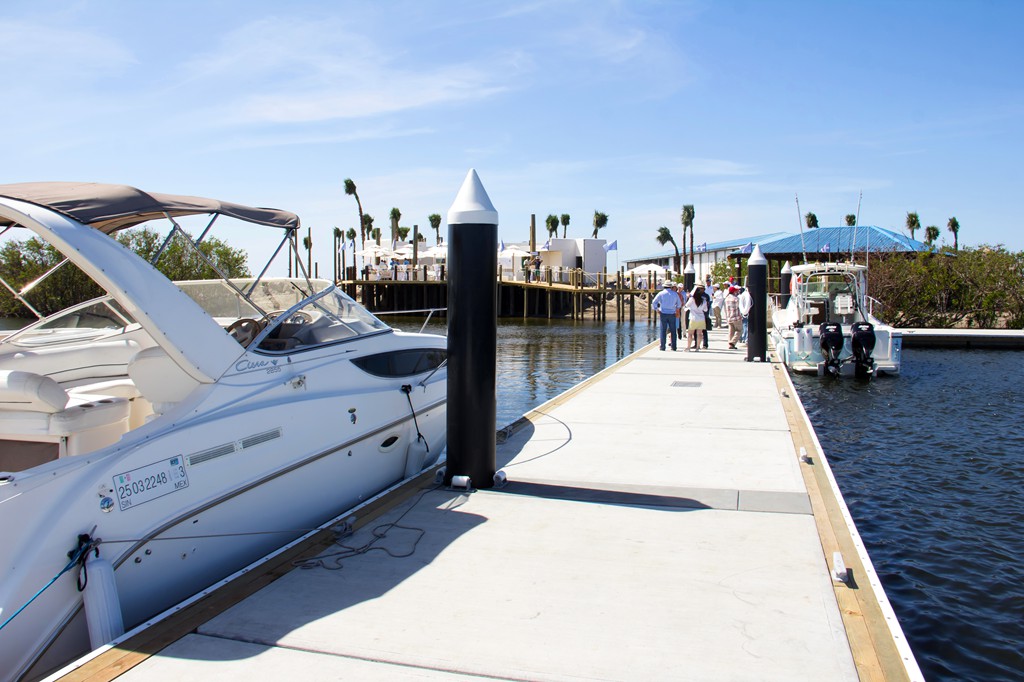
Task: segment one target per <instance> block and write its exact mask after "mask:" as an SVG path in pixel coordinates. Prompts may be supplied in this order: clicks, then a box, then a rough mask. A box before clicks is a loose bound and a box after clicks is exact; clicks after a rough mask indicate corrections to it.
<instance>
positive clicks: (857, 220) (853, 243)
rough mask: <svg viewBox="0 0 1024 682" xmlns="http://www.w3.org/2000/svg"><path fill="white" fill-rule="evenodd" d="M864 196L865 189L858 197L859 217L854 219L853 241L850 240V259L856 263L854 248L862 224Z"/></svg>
mask: <svg viewBox="0 0 1024 682" xmlns="http://www.w3.org/2000/svg"><path fill="white" fill-rule="evenodd" d="M863 198H864V190H861V191H860V195H859V196H858V197H857V217H856V218H854V219H853V241H852V242H850V261H851V262H853V263H856V262H857V261H856V260H854V258H853V250H854V248H856V246H857V225H859V224H860V202H861V199H863Z"/></svg>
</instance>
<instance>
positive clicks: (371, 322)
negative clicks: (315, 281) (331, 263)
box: [253, 286, 391, 353]
mask: <svg viewBox="0 0 1024 682" xmlns="http://www.w3.org/2000/svg"><path fill="white" fill-rule="evenodd" d="M272 315H275V314H272ZM390 329H391V328H390V327H388V325H386V324H385V323H384V322H382V321H380V320H379V319H377V318H376V317H375V316H374V315H373V314H371V313H370V312H369V311H368V310H366V308H364V307H362V306H361V305H359V304H358V303H356V302H355V301H354V300H352V299H351V298H350V297H349V296H348V295H347V294H345V293H344V292H343V291H341V290H340V289H337V288H335V287H333V286H331V287H330V288H328V289H326V290H324V291H321V292H320V293H319V294H317V295H315V296H313V297H312V298H310V299H308V300H306V301H303V302H301V303H300V304H298V305H296V306H294V307H292V308H290V309H288V310H286V311H284V312H282V313H279V314H276V316H274V317H273V319H271V320H269V322H267V323H266V327H265V328H264V329H263V330H262V331H261V333H260V334H259V335H258V336H257V337H256V339H255V340H254V342H253V343H254V344H255V345H256V346H257V348H259V350H260V351H265V352H271V353H277V352H292V351H295V350H301V349H307V348H313V347H316V346H323V345H326V344H332V343H337V342H339V341H347V340H350V339H353V338H355V337H357V336H364V335H366V334H376V333H380V332H385V331H388V330H390Z"/></svg>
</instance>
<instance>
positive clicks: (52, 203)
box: [0, 182, 299, 234]
mask: <svg viewBox="0 0 1024 682" xmlns="http://www.w3.org/2000/svg"><path fill="white" fill-rule="evenodd" d="M0 197H8V198H11V199H18V200H20V201H25V202H28V203H30V204H35V205H36V206H42V207H43V208H48V209H50V210H52V211H56V212H58V213H61V214H63V215H65V216H67V217H69V218H71V219H73V220H75V221H77V222H79V223H82V224H83V225H91V226H92V227H94V228H96V229H97V230H99V231H101V232H104V233H106V234H111V233H113V232H117V231H118V230H123V229H125V228H128V227H134V226H135V225H140V224H142V223H145V222H148V221H150V220H157V219H160V218H167V217H168V216H170V217H178V216H186V215H204V214H205V215H212V214H218V215H224V216H228V217H230V218H237V219H239V220H244V221H246V222H250V223H255V224H257V225H267V226H270V227H280V228H284V229H288V230H297V229H298V228H299V217H298V216H297V215H295V214H294V213H290V212H288V211H281V210H278V209H276V208H252V207H250V206H242V205H241V204H232V203H229V202H226V201H219V200H217V199H204V198H202V197H189V196H179V195H175V194H156V193H152V194H151V193H148V192H143V191H142V190H140V189H136V188H134V187H129V186H127V185H107V184H102V183H96V182H22V183H17V184H13V185H0ZM11 224H12V222H11V221H10V220H8V219H6V218H3V217H0V226H4V227H6V226H9V225H11Z"/></svg>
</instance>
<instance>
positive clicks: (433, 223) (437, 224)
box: [427, 213, 441, 244]
mask: <svg viewBox="0 0 1024 682" xmlns="http://www.w3.org/2000/svg"><path fill="white" fill-rule="evenodd" d="M427 220H429V221H430V227H432V228H434V233H435V234H436V235H437V243H438V244H440V243H441V215H440V214H438V213H431V214H430V215H428V216H427Z"/></svg>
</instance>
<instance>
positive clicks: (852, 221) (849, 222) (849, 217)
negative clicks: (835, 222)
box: [846, 213, 857, 227]
mask: <svg viewBox="0 0 1024 682" xmlns="http://www.w3.org/2000/svg"><path fill="white" fill-rule="evenodd" d="M856 224H857V216H855V215H854V214H852V213H847V214H846V226H847V227H853V226H854V225H856Z"/></svg>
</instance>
